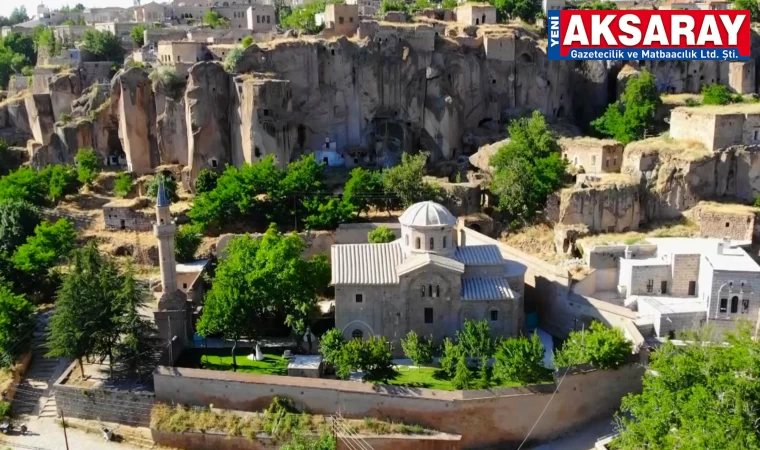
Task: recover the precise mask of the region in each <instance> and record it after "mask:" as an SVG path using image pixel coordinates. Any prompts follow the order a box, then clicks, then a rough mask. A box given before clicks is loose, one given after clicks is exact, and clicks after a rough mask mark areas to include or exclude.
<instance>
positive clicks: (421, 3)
mask: <svg viewBox="0 0 760 450" xmlns="http://www.w3.org/2000/svg"><path fill="white" fill-rule="evenodd" d="M434 6H435V5H433V3H431V2H430V0H415V2H414V4H412V5H411V6H410V7H409V12H410V13H416V12H418V11H423V10H425V9H428V8H434Z"/></svg>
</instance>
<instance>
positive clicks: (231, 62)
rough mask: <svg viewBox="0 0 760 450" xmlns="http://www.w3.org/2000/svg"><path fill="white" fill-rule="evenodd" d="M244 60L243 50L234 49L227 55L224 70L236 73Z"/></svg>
mask: <svg viewBox="0 0 760 450" xmlns="http://www.w3.org/2000/svg"><path fill="white" fill-rule="evenodd" d="M242 59H243V49H242V48H240V47H235V48H233V49H232V50H230V52H229V53H227V56H226V57H225V58H224V69H225V70H226V71H227V72H236V71H237V66H238V64H240V61H241V60H242Z"/></svg>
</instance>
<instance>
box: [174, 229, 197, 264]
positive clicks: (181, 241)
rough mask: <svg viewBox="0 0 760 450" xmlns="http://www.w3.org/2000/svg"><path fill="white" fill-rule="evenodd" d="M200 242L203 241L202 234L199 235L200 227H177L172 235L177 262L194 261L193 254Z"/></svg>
mask: <svg viewBox="0 0 760 450" xmlns="http://www.w3.org/2000/svg"><path fill="white" fill-rule="evenodd" d="M201 241H203V233H201V229H200V226H198V225H182V226H181V227H179V229H178V230H177V233H176V234H175V235H174V253H175V256H176V258H177V262H180V263H188V262H191V261H195V252H197V251H198V247H200V245H201Z"/></svg>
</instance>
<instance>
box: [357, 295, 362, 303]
mask: <svg viewBox="0 0 760 450" xmlns="http://www.w3.org/2000/svg"><path fill="white" fill-rule="evenodd" d="M363 301H364V296H363V295H362V294H356V303H361V302H363Z"/></svg>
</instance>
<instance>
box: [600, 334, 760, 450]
mask: <svg viewBox="0 0 760 450" xmlns="http://www.w3.org/2000/svg"><path fill="white" fill-rule="evenodd" d="M722 340H723V339H718V340H717V341H716V340H714V339H711V338H710V336H706V335H704V334H703V333H689V335H688V336H687V337H686V340H685V341H684V345H679V346H676V345H674V344H673V343H672V342H666V343H665V344H663V345H662V346H661V347H659V348H658V349H657V351H655V352H652V354H651V360H650V364H649V367H648V368H649V370H647V372H646V374H645V375H644V387H643V390H642V392H641V393H640V394H629V395H628V396H626V397H625V398H624V399H623V401H622V406H621V414H619V415H618V417H617V420H618V432H619V437H618V438H617V439H616V440H615V441H614V442H613V443H612V446H611V448H614V449H617V450H639V449H731V450H740V449H742V450H744V449H758V448H760V432H758V428H757V424H758V420H760V383H758V382H757V380H758V377H760V343H758V341H756V340H754V339H752V336H751V330H750V328H749V327H743V328H741V329H740V330H739V331H737V332H736V333H734V334H730V335H728V336H727V342H728V345H724V344H722V343H721V341H722Z"/></svg>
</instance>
